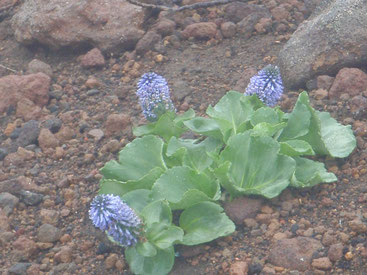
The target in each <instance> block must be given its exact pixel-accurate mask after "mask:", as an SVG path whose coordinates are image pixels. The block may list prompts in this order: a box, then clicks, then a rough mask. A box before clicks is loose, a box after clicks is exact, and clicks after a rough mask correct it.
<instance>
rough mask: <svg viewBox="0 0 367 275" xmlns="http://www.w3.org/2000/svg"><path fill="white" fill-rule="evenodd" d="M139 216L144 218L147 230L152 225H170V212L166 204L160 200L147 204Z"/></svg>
mask: <svg viewBox="0 0 367 275" xmlns="http://www.w3.org/2000/svg"><path fill="white" fill-rule="evenodd" d="M140 214H141V216H142V217H143V218H144V223H145V225H146V226H147V227H148V228H149V226H151V225H152V224H153V223H162V224H166V225H171V223H172V212H171V208H170V207H169V206H168V203H167V202H165V201H162V200H156V201H153V202H152V203H150V204H148V205H147V206H145V207H144V209H143V210H142V211H141V213H140Z"/></svg>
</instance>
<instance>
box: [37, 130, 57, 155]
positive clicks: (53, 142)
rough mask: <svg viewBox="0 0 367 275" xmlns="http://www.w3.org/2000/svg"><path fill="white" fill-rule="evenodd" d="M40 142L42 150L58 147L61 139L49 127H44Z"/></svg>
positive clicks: (39, 137)
mask: <svg viewBox="0 0 367 275" xmlns="http://www.w3.org/2000/svg"><path fill="white" fill-rule="evenodd" d="M38 143H39V146H40V147H41V149H42V151H44V150H46V149H48V148H55V147H57V146H58V145H59V140H58V139H57V138H56V137H55V135H54V134H52V133H51V132H50V130H49V129H46V128H42V129H41V132H40V134H39V136H38Z"/></svg>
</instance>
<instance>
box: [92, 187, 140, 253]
mask: <svg viewBox="0 0 367 275" xmlns="http://www.w3.org/2000/svg"><path fill="white" fill-rule="evenodd" d="M89 218H90V219H91V220H92V222H93V224H94V226H95V227H98V228H99V229H101V230H103V231H107V233H108V234H109V235H110V236H111V237H112V238H113V239H114V240H115V241H116V242H118V243H119V244H121V245H122V246H133V245H135V244H136V243H137V242H138V241H139V235H140V232H141V226H142V222H141V220H140V219H139V217H138V216H137V215H136V214H135V213H134V211H133V210H132V209H131V208H130V207H129V206H128V205H127V204H126V203H125V202H123V201H122V200H121V199H120V197H119V196H115V195H110V194H108V195H98V196H96V197H95V198H94V200H93V201H92V203H91V205H90V209H89Z"/></svg>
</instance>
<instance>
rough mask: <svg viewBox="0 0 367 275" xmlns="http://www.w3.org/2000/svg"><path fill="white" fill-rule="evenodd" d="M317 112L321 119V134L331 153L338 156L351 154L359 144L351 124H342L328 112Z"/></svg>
mask: <svg viewBox="0 0 367 275" xmlns="http://www.w3.org/2000/svg"><path fill="white" fill-rule="evenodd" d="M316 114H317V116H318V117H319V119H320V121H321V136H322V140H323V141H324V143H325V146H326V148H327V150H328V152H329V155H330V156H332V157H336V158H344V157H347V156H349V154H350V153H352V152H353V150H354V148H355V147H356V145H357V142H356V138H355V136H354V134H353V130H352V128H351V126H350V125H347V126H344V125H341V124H340V123H338V122H337V121H336V120H335V119H334V118H332V117H331V116H330V114H329V113H327V112H316Z"/></svg>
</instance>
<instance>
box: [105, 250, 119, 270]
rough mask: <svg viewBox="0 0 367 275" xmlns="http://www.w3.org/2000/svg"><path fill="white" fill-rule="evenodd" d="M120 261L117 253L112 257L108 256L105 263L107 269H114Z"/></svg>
mask: <svg viewBox="0 0 367 275" xmlns="http://www.w3.org/2000/svg"><path fill="white" fill-rule="evenodd" d="M118 259H119V257H118V256H117V254H115V253H112V254H111V255H110V256H108V257H107V258H106V261H105V265H106V269H111V268H113V267H114V266H115V264H116V262H117V260H118Z"/></svg>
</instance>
